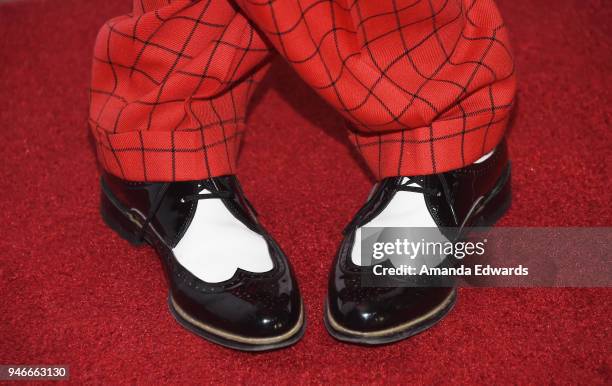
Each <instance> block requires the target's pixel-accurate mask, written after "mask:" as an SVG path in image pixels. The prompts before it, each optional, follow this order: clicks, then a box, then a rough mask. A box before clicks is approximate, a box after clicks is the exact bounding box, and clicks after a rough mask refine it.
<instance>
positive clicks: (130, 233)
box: [100, 191, 145, 246]
mask: <svg viewBox="0 0 612 386" xmlns="http://www.w3.org/2000/svg"><path fill="white" fill-rule="evenodd" d="M100 214H101V215H102V220H103V221H104V223H106V225H108V227H109V228H111V229H112V230H113V231H115V233H117V234H118V235H119V236H121V238H122V239H124V240H127V241H128V242H129V243H130V244H132V245H134V246H141V245H144V244H145V241H144V240H142V239H141V238H140V237H139V231H140V227H139V226H138V225H137V224H136V223H134V222H133V221H132V220H130V218H129V217H128V215H127V214H125V213H124V212H123V211H122V210H121V209H119V208H118V207H117V206H116V205H115V204H113V202H112V201H111V200H110V199H109V198H108V197H107V195H106V194H105V193H104V191H103V192H102V194H101V199H100Z"/></svg>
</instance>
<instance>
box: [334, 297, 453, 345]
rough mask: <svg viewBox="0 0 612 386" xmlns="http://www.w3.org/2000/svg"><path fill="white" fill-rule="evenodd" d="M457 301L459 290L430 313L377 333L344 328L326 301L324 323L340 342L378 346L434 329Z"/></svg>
mask: <svg viewBox="0 0 612 386" xmlns="http://www.w3.org/2000/svg"><path fill="white" fill-rule="evenodd" d="M456 300H457V290H456V289H453V290H452V291H451V292H450V294H449V295H448V296H447V297H446V299H444V301H442V302H441V303H440V304H439V305H438V306H437V307H436V308H434V309H433V310H431V311H430V312H429V313H427V314H425V315H422V316H420V317H418V318H415V319H412V320H409V321H407V322H405V323H402V324H400V325H397V326H394V327H390V328H387V329H384V330H376V331H357V330H351V329H348V328H346V327H344V326H342V325H341V324H340V323H338V322H337V321H336V320H335V319H334V318H333V316H332V315H331V313H330V311H329V306H328V304H327V301H326V302H325V317H324V318H323V322H324V324H325V328H326V329H327V332H329V334H330V335H331V336H332V337H334V338H335V339H337V340H339V341H342V342H347V343H354V344H360V345H367V346H378V345H383V344H389V343H395V342H398V341H400V340H404V339H406V338H410V337H411V336H414V335H417V334H418V333H420V332H423V331H425V330H427V329H429V328H431V327H433V326H434V325H435V324H437V323H438V322H440V321H441V320H442V319H443V318H444V317H445V316H446V315H447V314H448V313H449V312H450V311H451V310H452V309H453V307H454V305H455V303H456Z"/></svg>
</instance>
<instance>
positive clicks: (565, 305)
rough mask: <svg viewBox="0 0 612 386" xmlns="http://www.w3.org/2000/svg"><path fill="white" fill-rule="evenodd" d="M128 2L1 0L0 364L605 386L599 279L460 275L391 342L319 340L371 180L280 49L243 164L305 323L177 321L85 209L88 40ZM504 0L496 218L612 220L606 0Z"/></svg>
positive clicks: (609, 10)
mask: <svg viewBox="0 0 612 386" xmlns="http://www.w3.org/2000/svg"><path fill="white" fill-rule="evenodd" d="M130 3H131V2H130V1H128V0H114V1H105V2H102V1H99V2H95V5H94V3H93V2H80V1H74V0H63V1H15V2H8V3H6V2H2V4H0V36H1V37H0V101H2V104H1V107H0V128H1V129H0V143H1V144H2V150H1V152H2V153H1V154H2V160H1V163H0V176H1V181H2V185H1V186H2V193H1V195H0V221H1V223H2V238H1V240H0V250H1V251H2V263H1V264H0V291H1V293H2V300H0V364H36V363H44V364H68V365H70V371H71V381H73V382H75V383H84V382H96V383H99V382H103V383H113V384H115V383H122V382H126V383H127V382H130V383H147V384H148V383H167V382H172V383H175V384H179V383H180V384H185V383H188V384H195V383H216V384H218V383H228V382H231V383H235V382H242V383H266V384H268V383H273V382H282V383H289V382H291V383H296V382H297V383H306V382H308V383H311V382H315V383H323V382H325V383H327V382H329V383H333V384H337V383H358V382H359V383H362V382H381V383H382V382H384V383H399V382H402V383H408V382H410V383H418V384H420V383H450V382H452V383H459V382H461V383H478V384H499V383H510V382H512V383H518V384H526V383H529V384H538V383H540V384H541V383H583V384H589V385H591V384H610V375H611V374H610V373H611V366H612V360H611V354H610V347H612V344H611V343H612V342H611V337H610V334H611V332H612V331H611V328H610V325H611V324H610V315H611V311H612V300H611V296H610V295H611V294H612V292H611V291H610V290H604V289H529V290H525V289H486V290H477V289H470V290H462V291H461V293H460V300H459V302H458V304H457V307H456V308H455V311H454V312H453V313H452V314H451V315H450V316H449V317H448V318H446V319H445V320H444V321H443V322H442V323H441V324H440V325H438V326H437V327H435V328H433V329H431V330H429V331H427V332H425V333H423V334H421V335H418V336H417V337H414V338H413V339H410V340H408V341H404V342H402V343H400V344H396V345H391V346H386V347H380V348H375V349H366V348H362V347H356V346H349V345H345V344H340V343H337V342H335V341H334V340H333V339H332V338H330V337H329V336H328V335H327V333H326V332H325V330H324V327H323V323H322V320H321V318H322V304H323V298H324V295H325V285H324V283H325V282H326V279H327V272H328V268H329V266H330V261H331V258H332V255H333V254H334V252H335V249H336V246H337V244H338V242H339V241H340V231H341V229H342V227H343V226H344V225H345V224H346V223H347V222H348V221H349V219H350V218H351V217H352V214H353V213H354V212H355V211H356V209H357V208H358V207H359V205H360V204H361V203H362V202H363V200H364V199H365V196H366V194H367V192H368V189H369V187H370V182H369V181H368V177H367V176H366V175H365V173H364V172H363V169H362V168H361V166H360V164H359V163H358V162H356V156H355V154H354V153H353V152H352V150H350V148H349V147H348V146H347V140H346V138H345V133H344V132H343V131H342V129H341V122H340V120H339V119H338V118H337V116H336V115H335V114H334V113H333V112H332V111H331V110H330V109H329V108H328V107H326V106H325V105H324V104H323V103H322V102H321V101H320V100H318V99H317V98H316V97H315V95H313V93H312V92H311V91H309V90H308V89H307V88H306V87H305V86H304V85H303V84H302V83H301V81H300V80H299V79H297V78H296V77H295V76H294V75H293V74H292V73H291V72H290V71H289V70H288V69H287V68H286V67H285V66H284V65H283V64H282V63H277V65H276V68H275V69H274V71H273V74H275V75H276V78H275V79H271V78H268V80H267V81H266V84H267V85H266V86H267V88H266V89H265V90H261V92H260V93H259V95H258V97H257V100H256V102H255V106H254V109H253V111H252V116H251V130H250V131H249V133H248V134H247V137H246V144H245V146H244V150H243V154H242V157H241V161H240V178H241V179H242V181H243V184H244V185H245V189H246V191H247V193H248V195H249V197H250V198H251V200H252V201H253V203H254V204H255V206H256V207H257V209H258V211H259V212H260V213H261V215H262V219H263V221H264V222H265V224H266V225H267V226H268V227H269V229H270V230H271V232H272V233H273V234H274V235H275V236H276V237H277V239H278V240H279V242H280V243H281V245H282V246H283V248H284V249H285V250H286V252H287V253H288V254H289V256H290V258H291V260H292V262H293V265H294V267H295V270H296V271H297V275H298V279H299V280H300V284H301V288H302V290H303V294H304V298H305V302H306V308H307V312H308V318H309V320H308V324H309V325H308V330H307V333H306V336H305V338H304V339H303V341H301V342H300V343H299V344H297V345H296V346H294V347H292V348H290V349H287V350H282V351H278V352H274V353H269V354H263V355H262V354H257V355H252V354H244V353H238V352H234V351H231V350H228V349H224V348H220V347H217V346H214V345H212V344H210V343H207V342H206V341H203V340H201V339H199V338H197V337H195V336H194V335H193V334H190V333H187V332H186V331H185V330H183V329H182V328H181V327H179V325H178V324H176V323H175V322H174V321H173V320H172V318H171V316H170V315H169V313H168V311H167V309H166V303H165V301H166V285H165V282H164V278H163V276H162V273H161V269H160V264H159V262H158V261H157V260H156V257H155V254H154V252H153V251H152V250H150V249H146V248H145V249H137V250H135V249H131V248H130V247H128V244H127V243H126V242H124V241H123V240H121V239H119V238H118V237H117V236H115V235H114V234H112V233H111V232H110V231H109V230H107V229H106V228H105V227H104V225H103V224H102V221H101V220H100V218H99V215H98V207H97V205H98V185H97V171H96V163H95V160H94V155H93V150H92V147H91V145H90V144H89V140H88V134H87V128H86V118H87V103H88V102H87V91H86V88H87V86H88V77H89V67H90V52H91V47H92V44H93V39H94V37H95V33H96V30H97V28H98V27H99V26H100V25H101V23H102V22H103V21H104V20H106V19H108V18H110V17H111V16H114V15H117V14H119V13H123V12H127V10H128V8H129V6H130V5H129V4H130ZM500 6H501V8H502V13H503V14H504V16H505V18H506V21H507V23H508V25H509V26H510V29H511V31H512V32H513V35H512V37H513V42H514V51H515V53H516V60H517V66H518V73H519V82H520V86H519V87H520V98H519V106H518V111H517V114H516V119H515V122H514V126H513V129H512V130H511V135H510V150H511V153H512V156H513V166H514V171H513V172H514V176H513V177H514V181H513V183H514V204H513V207H512V209H511V211H510V213H509V215H508V216H507V217H505V218H504V219H503V225H513V226H611V225H612V210H611V204H610V203H611V199H612V197H611V191H612V189H611V186H610V182H611V181H612V175H611V172H610V166H611V165H612V156H611V153H612V150H611V149H612V132H611V131H610V118H611V117H610V115H611V113H612V107H611V106H610V103H611V99H610V89H609V85H610V82H611V80H612V79H611V77H610V61H611V60H612V41H611V36H612V28H611V24H610V17H611V16H612V6H611V4H610V3H609V2H604V1H596V0H593V1H576V0H574V1H569V0H566V1H557V2H546V1H528V0H520V1H518V0H504V1H501V4H500ZM299 133H300V134H301V135H299V138H301V139H300V140H298V139H297V138H298V134H299ZM329 165H335V167H334V168H329ZM298 230H299V231H298Z"/></svg>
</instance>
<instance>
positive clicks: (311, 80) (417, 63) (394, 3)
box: [89, 0, 516, 181]
mask: <svg viewBox="0 0 612 386" xmlns="http://www.w3.org/2000/svg"><path fill="white" fill-rule="evenodd" d="M274 52H276V53H279V54H280V55H282V56H283V57H284V59H285V60H286V61H287V62H288V63H289V64H290V65H291V66H292V67H293V69H294V70H295V71H297V73H298V74H299V75H300V76H301V77H302V78H303V79H304V80H305V81H306V83H308V85H309V86H310V87H312V88H313V89H314V90H316V91H317V93H318V94H319V95H320V96H321V97H322V98H323V99H325V100H326V101H327V102H328V103H330V104H331V105H332V106H333V107H335V108H336V109H337V110H338V112H339V113H341V114H342V115H343V116H344V117H345V118H346V119H347V121H348V122H349V124H348V125H347V127H348V135H349V136H350V138H351V140H352V142H353V143H354V145H355V146H356V148H357V149H358V151H359V152H360V153H361V154H362V155H363V157H364V159H365V160H366V162H367V164H368V165H369V167H370V168H371V170H372V172H373V173H374V174H375V175H376V176H377V177H378V178H384V177H388V176H395V175H419V174H430V173H437V172H443V171H447V170H452V169H457V168H461V167H462V166H464V165H467V164H470V163H472V162H473V161H474V160H476V159H478V158H479V157H480V156H482V155H483V154H485V153H486V152H488V151H490V150H491V149H492V148H494V147H495V146H496V144H497V143H498V142H499V141H500V140H501V138H502V136H503V133H504V129H505V127H506V125H507V122H508V118H509V113H510V110H511V108H512V105H513V100H514V95H515V88H516V84H515V75H514V66H513V60H512V55H511V53H510V48H509V44H508V36H507V33H506V28H505V26H504V23H503V21H502V19H501V17H500V15H499V12H498V10H497V8H496V6H495V4H494V2H493V1H492V0H235V1H233V0H199V1H188V0H134V5H133V11H132V13H130V14H127V15H123V16H119V17H116V18H113V19H111V20H109V21H108V22H107V23H106V24H105V25H104V26H103V27H102V29H101V30H100V32H99V34H98V37H97V40H96V44H95V49H94V58H93V74H92V84H91V107H90V117H89V123H90V126H91V129H92V132H93V134H94V137H95V139H96V144H97V152H98V158H99V160H100V162H101V164H102V166H103V167H104V168H105V169H106V170H107V171H108V172H110V173H112V174H114V175H116V176H118V177H121V178H124V179H128V180H135V181H175V180H177V181H178V180H193V179H203V178H207V177H211V176H218V175H224V174H232V173H234V171H235V169H236V155H237V151H238V148H239V145H240V141H241V137H242V134H243V133H244V131H245V128H246V124H245V121H244V117H245V109H246V106H247V103H248V101H249V98H250V96H251V95H252V93H253V90H254V89H255V87H256V85H257V83H258V80H259V79H260V78H261V77H262V76H263V75H264V73H265V72H266V70H267V68H268V65H267V64H268V62H269V58H270V57H271V55H272V54H273V53H274Z"/></svg>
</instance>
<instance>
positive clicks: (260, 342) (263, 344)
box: [100, 187, 306, 352]
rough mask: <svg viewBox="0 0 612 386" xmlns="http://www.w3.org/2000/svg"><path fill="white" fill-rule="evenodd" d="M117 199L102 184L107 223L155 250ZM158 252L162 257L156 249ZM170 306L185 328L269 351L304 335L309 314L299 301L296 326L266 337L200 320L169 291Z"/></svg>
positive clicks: (249, 348) (245, 347) (214, 339)
mask: <svg viewBox="0 0 612 386" xmlns="http://www.w3.org/2000/svg"><path fill="white" fill-rule="evenodd" d="M115 201H116V200H115V199H114V198H112V197H110V196H109V195H108V194H107V193H105V191H104V187H103V189H102V195H101V204H100V214H101V216H102V220H103V221H104V223H105V224H106V225H107V226H108V227H109V228H110V229H112V230H113V231H114V232H115V233H117V234H118V235H119V236H120V237H121V238H123V239H124V240H126V241H128V242H129V243H130V244H131V245H133V246H137V247H139V246H144V245H149V246H150V247H151V248H153V249H155V250H156V248H155V246H154V245H153V243H152V242H150V241H149V240H147V238H146V237H145V240H139V239H138V238H137V236H136V235H137V232H138V230H137V226H138V225H137V220H135V219H134V218H133V215H132V214H131V213H128V212H126V211H125V209H123V208H121V207H119V206H118V203H116V202H115ZM156 254H157V255H158V257H159V253H157V250H156ZM160 260H161V259H160ZM161 263H162V266H163V267H164V270H165V271H166V274H167V268H166V265H165V264H164V262H163V261H162V262H161ZM168 307H169V309H170V314H171V315H172V316H173V317H174V319H175V320H176V321H177V322H178V323H179V324H180V325H181V326H182V327H184V328H185V329H187V330H189V331H191V332H193V333H195V334H196V335H198V336H200V337H202V338H204V339H206V340H208V341H210V342H213V343H216V344H219V345H221V346H224V347H228V348H231V349H234V350H240V351H252V352H257V351H270V350H276V349H280V348H284V347H288V346H291V345H293V344H295V343H297V342H298V341H299V340H300V339H301V338H302V337H303V336H304V332H305V326H306V317H305V313H304V307H303V306H302V305H300V316H299V319H298V322H297V323H296V324H295V326H293V327H292V328H291V329H290V330H289V331H288V332H286V333H284V334H281V335H278V336H272V337H266V338H260V337H248V336H242V335H237V334H233V333H231V332H228V331H224V330H222V329H219V328H216V327H213V326H211V325H209V324H207V323H206V321H202V320H198V319H196V318H194V317H192V316H191V315H189V314H188V313H187V312H185V311H184V310H183V309H181V308H180V307H179V306H178V305H177V304H176V302H175V301H174V299H173V298H172V295H171V294H170V293H168Z"/></svg>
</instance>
